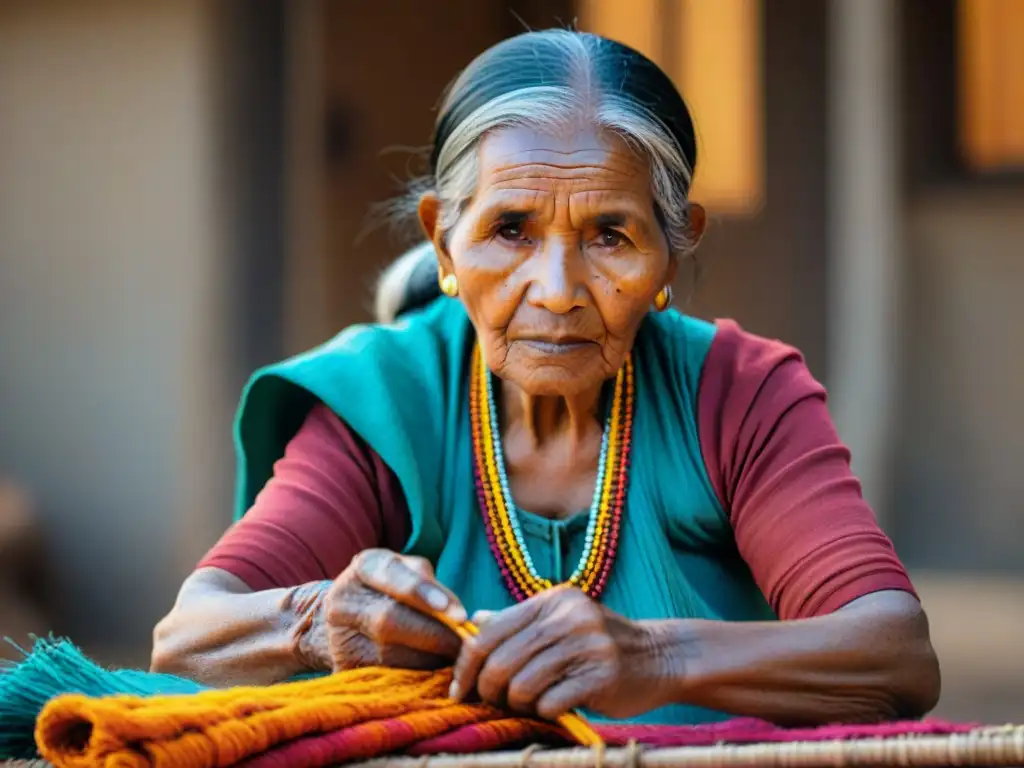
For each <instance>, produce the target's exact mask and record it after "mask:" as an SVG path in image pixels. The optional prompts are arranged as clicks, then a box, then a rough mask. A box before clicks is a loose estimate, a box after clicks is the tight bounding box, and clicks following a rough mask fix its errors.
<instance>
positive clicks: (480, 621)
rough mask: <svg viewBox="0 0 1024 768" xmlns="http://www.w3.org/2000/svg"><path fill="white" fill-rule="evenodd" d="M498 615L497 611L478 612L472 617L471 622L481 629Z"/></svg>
mask: <svg viewBox="0 0 1024 768" xmlns="http://www.w3.org/2000/svg"><path fill="white" fill-rule="evenodd" d="M496 614H497V611H477V612H476V613H474V614H473V615H472V616H471V617H470V621H472V622H473V623H474V624H476V626H477V627H478V628H479V627H482V626H483V625H484V624H486V623H487V622H488V621H490V620H491V619H493V618H494V617H495V615H496Z"/></svg>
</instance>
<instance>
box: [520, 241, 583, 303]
mask: <svg viewBox="0 0 1024 768" xmlns="http://www.w3.org/2000/svg"><path fill="white" fill-rule="evenodd" d="M581 256H582V254H581V253H580V245H579V240H578V239H577V238H568V237H559V238H548V239H547V240H546V241H545V244H544V248H543V249H542V250H541V252H540V253H538V254H537V255H536V256H535V257H534V258H535V259H536V262H535V263H536V271H535V272H534V275H533V280H532V282H531V285H530V290H529V292H528V293H527V298H528V299H529V301H530V303H531V304H533V305H534V306H537V307H542V308H544V309H546V310H548V311H549V312H553V313H555V314H558V315H564V314H567V313H568V312H571V311H572V310H573V309H575V308H577V307H581V306H583V303H584V301H585V295H586V287H585V286H584V285H583V282H582V280H581V279H580V275H581V274H582V272H581V269H580V267H581Z"/></svg>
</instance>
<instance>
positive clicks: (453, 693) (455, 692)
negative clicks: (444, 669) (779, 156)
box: [448, 680, 459, 701]
mask: <svg viewBox="0 0 1024 768" xmlns="http://www.w3.org/2000/svg"><path fill="white" fill-rule="evenodd" d="M448 698H449V699H454V700H455V701H458V700H459V684H458V683H457V682H455V681H454V680H452V684H451V685H450V686H449V687H448Z"/></svg>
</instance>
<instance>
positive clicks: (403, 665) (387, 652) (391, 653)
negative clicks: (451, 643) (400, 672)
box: [376, 645, 452, 670]
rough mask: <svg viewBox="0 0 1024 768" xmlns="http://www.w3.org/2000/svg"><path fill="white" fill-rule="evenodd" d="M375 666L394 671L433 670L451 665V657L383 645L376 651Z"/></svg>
mask: <svg viewBox="0 0 1024 768" xmlns="http://www.w3.org/2000/svg"><path fill="white" fill-rule="evenodd" d="M376 663H377V664H380V665H382V666H385V667H392V668H395V669H418V670H435V669H441V668H443V667H447V666H448V665H450V664H451V663H452V660H451V657H450V656H448V657H445V656H439V655H438V654H435V653H427V652H425V651H421V650H418V649H416V648H409V647H407V646H404V645H384V646H381V647H380V648H379V649H378V656H377V660H376Z"/></svg>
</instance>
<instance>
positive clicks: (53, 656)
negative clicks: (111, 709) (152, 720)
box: [0, 638, 203, 760]
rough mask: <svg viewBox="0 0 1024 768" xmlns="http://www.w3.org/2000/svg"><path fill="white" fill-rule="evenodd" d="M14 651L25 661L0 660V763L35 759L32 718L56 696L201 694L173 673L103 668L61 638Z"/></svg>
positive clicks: (42, 639)
mask: <svg viewBox="0 0 1024 768" xmlns="http://www.w3.org/2000/svg"><path fill="white" fill-rule="evenodd" d="M7 642H9V643H10V642H11V641H9V640H8V641H7ZM11 645H14V643H11ZM14 647H15V648H17V650H18V651H20V652H21V653H22V654H23V655H24V657H25V658H24V659H23V660H22V661H20V662H9V661H0V760H5V759H8V758H24V759H29V758H33V757H36V756H37V754H38V753H37V751H36V744H35V740H34V738H33V731H34V729H35V723H36V718H37V717H38V716H39V713H40V712H41V711H42V709H43V707H44V706H45V705H46V703H47V702H48V701H50V700H51V699H53V698H54V697H56V696H60V695H61V694H66V693H79V694H83V695H85V696H94V697H99V696H112V695H115V694H131V695H135V696H154V695H160V694H192V693H197V692H199V691H201V690H203V686H201V685H199V684H197V683H195V682H193V681H191V680H185V679H183V678H180V677H174V676H173V675H157V674H151V673H149V672H140V671H136V670H130V669H122V670H110V669H104V668H103V667H101V666H99V665H98V664H96V663H95V662H93V661H91V660H90V659H88V658H87V657H86V656H85V654H83V653H82V652H81V651H80V650H79V649H78V648H76V647H75V646H74V644H72V643H70V642H69V641H67V640H62V639H55V638H39V639H36V640H35V644H34V645H33V647H32V649H31V651H28V650H25V649H23V648H21V647H19V646H17V645H14Z"/></svg>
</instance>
